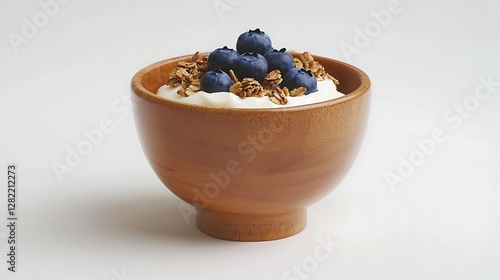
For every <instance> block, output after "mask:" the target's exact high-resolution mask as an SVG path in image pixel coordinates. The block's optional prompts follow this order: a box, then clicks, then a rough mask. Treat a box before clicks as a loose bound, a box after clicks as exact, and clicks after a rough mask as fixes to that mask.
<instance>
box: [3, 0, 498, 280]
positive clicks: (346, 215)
mask: <svg viewBox="0 0 500 280" xmlns="http://www.w3.org/2000/svg"><path fill="white" fill-rule="evenodd" d="M68 2H69V3H68V4H65V5H62V6H60V9H59V11H58V12H57V13H56V15H55V16H54V17H53V18H50V19H49V21H48V23H47V24H46V26H44V27H42V28H40V29H39V30H38V31H37V32H36V33H35V34H34V35H33V34H31V35H33V36H32V37H33V38H29V39H27V41H28V42H27V43H26V44H22V45H20V46H19V52H18V53H15V52H14V48H13V47H12V45H11V43H9V39H8V34H9V32H15V33H17V34H20V33H21V29H22V27H23V17H27V18H30V19H31V18H32V17H33V15H35V14H36V13H37V12H39V11H41V8H40V6H39V5H38V4H37V1H22V2H21V1H2V2H1V4H0V18H2V24H1V25H0V35H2V36H1V38H2V39H1V40H0V49H1V52H0V53H1V55H0V56H1V61H2V63H1V65H0V75H1V77H2V82H1V83H0V119H1V122H0V141H1V143H2V145H1V146H0V169H1V172H0V174H1V175H0V190H2V191H0V212H1V213H6V210H5V209H6V197H7V193H6V166H7V163H9V162H15V163H17V164H18V168H19V173H18V177H19V179H18V182H19V190H18V199H19V200H20V202H19V203H18V207H19V209H18V216H19V225H18V229H19V232H18V242H19V247H18V248H19V250H18V261H19V262H18V272H17V273H15V274H14V273H11V272H8V271H7V264H6V263H5V255H6V254H7V246H6V245H7V244H6V240H5V237H6V234H7V228H6V227H5V226H1V227H0V260H1V262H0V278H1V279H77V280H79V279H94V280H99V279H102V280H109V279H114V280H121V279H127V280H130V279H136V280H144V279H282V277H283V276H284V274H285V273H286V271H287V270H289V269H291V268H292V266H294V265H301V264H302V262H303V261H305V264H306V265H311V264H314V261H313V259H312V258H314V251H315V249H316V248H317V247H318V246H320V244H321V243H320V242H319V241H318V239H323V240H327V239H328V238H331V240H333V241H334V242H335V243H336V244H337V245H338V246H337V247H336V248H335V249H334V250H333V252H332V253H331V254H329V255H328V257H327V258H326V260H324V261H320V262H319V263H318V266H317V268H315V267H312V268H311V272H310V273H308V275H303V277H302V278H305V276H307V277H308V278H307V279H346V280H347V279H348V280H353V279H383V280H388V279H405V280H411V279H426V280H446V279H448V280H473V279H474V280H476V279H481V280H486V279H499V278H500V266H498V264H499V263H500V253H499V252H500V203H499V202H500V197H499V195H500V189H499V187H500V186H499V182H500V175H499V172H498V170H499V168H500V149H499V145H500V144H499V141H500V126H499V125H498V120H499V118H500V111H499V110H498V108H499V105H500V97H499V96H498V94H499V93H500V87H499V86H497V87H495V88H494V89H495V92H493V93H492V94H491V95H490V96H489V98H487V99H486V100H484V101H480V102H479V103H478V108H477V109H476V110H475V111H473V112H471V113H470V116H469V117H468V118H467V119H465V120H464V121H463V123H461V124H458V123H455V120H454V121H453V122H450V121H448V122H447V121H445V119H443V114H445V113H448V112H447V111H448V110H449V109H453V106H454V104H458V103H462V101H463V100H469V102H472V101H471V100H470V98H471V97H470V96H472V95H473V94H474V91H475V88H476V86H477V85H479V82H478V78H479V77H488V75H491V77H492V79H493V80H495V81H500V71H499V68H498V65H500V56H499V54H498V50H499V49H500V35H499V33H498V27H499V26H500V17H499V16H498V10H499V9H500V5H499V2H498V1H492V0H491V1H433V2H432V1H424V2H422V1H401V5H402V7H403V11H402V12H401V13H398V14H393V15H392V16H391V21H390V22H389V23H388V24H386V26H384V27H382V28H381V29H380V31H379V32H375V31H378V30H376V29H373V30H374V32H375V34H374V36H373V38H371V40H370V42H369V43H365V45H366V46H361V45H359V44H358V46H360V48H359V53H355V54H353V55H352V56H351V57H350V59H349V60H348V58H347V57H346V56H345V55H344V53H343V52H342V50H341V46H342V45H343V43H344V46H345V43H347V44H354V37H355V36H356V31H355V28H356V27H359V28H362V29H363V28H365V26H366V25H368V26H369V25H370V22H371V21H372V20H373V16H372V15H371V14H370V12H371V11H380V10H382V9H386V8H387V4H388V3H389V1H385V0H380V1H356V2H354V1H331V2H330V1H316V2H317V3H316V4H312V1H309V2H306V1H299V0H293V1H273V2H272V4H270V3H267V2H270V1H252V2H251V1H243V0H239V1H229V0H220V1H174V2H168V1H121V2H119V1H68ZM214 3H215V4H218V3H232V4H233V5H234V6H235V7H232V8H231V10H227V11H226V12H224V13H223V14H221V16H222V17H219V15H218V14H217V12H216V10H215V9H214V6H213V5H214ZM228 5H229V4H228ZM41 19H43V18H41ZM254 27H260V28H261V29H263V30H265V31H266V32H267V33H268V34H269V35H270V36H271V37H272V39H273V42H274V45H275V46H276V47H287V48H288V49H294V50H301V51H303V50H309V51H310V52H311V53H313V54H319V55H322V56H328V57H333V58H338V59H340V60H344V61H350V62H351V63H352V64H354V65H356V66H358V67H359V68H361V69H363V70H364V71H366V72H367V73H368V74H369V76H370V77H371V79H372V82H373V101H372V111H371V116H370V123H369V128H368V131H367V135H366V138H365V142H364V145H363V147H362V149H361V151H360V154H359V157H358V159H357V161H356V163H355V165H354V166H353V168H352V170H351V171H350V173H349V175H348V176H347V177H346V178H345V180H344V181H343V182H342V183H341V184H340V186H339V187H338V188H337V189H336V190H335V191H333V192H332V193H331V194H330V195H329V196H327V197H326V198H324V199H323V200H321V201H320V202H318V203H317V204H315V205H313V206H312V207H310V208H309V213H308V214H309V220H308V226H307V228H306V230H305V231H303V232H302V233H300V234H299V235H296V236H294V237H291V238H288V239H284V240H279V241H274V242H263V243H238V242H227V241H221V240H217V239H214V238H211V237H208V236H206V235H204V234H202V233H200V232H198V230H197V229H196V228H195V226H194V223H193V221H192V220H191V222H190V223H189V224H186V222H185V221H184V219H183V216H182V215H181V214H180V211H179V209H178V205H179V204H180V200H179V199H177V198H176V197H174V196H173V195H172V194H171V193H170V192H169V191H168V190H167V189H166V188H165V187H164V186H163V185H162V184H161V183H160V181H159V180H158V179H157V178H156V176H155V175H154V173H153V172H152V170H151V169H150V168H149V165H148V163H147V161H146V159H145V157H144V155H143V153H142V150H141V148H140V145H139V142H138V139H137V136H136V132H135V128H134V124H133V118H132V116H131V111H130V109H129V107H127V105H126V104H127V102H128V100H129V94H130V90H129V82H130V79H131V77H132V75H133V74H134V73H135V72H136V71H138V70H139V69H140V68H142V67H144V66H146V65H148V64H150V63H152V62H155V61H158V60H161V59H165V58H168V57H173V56H177V55H184V54H190V53H193V52H195V51H196V50H201V51H210V50H212V49H215V48H217V47H221V46H223V45H226V44H227V45H231V44H235V40H236V37H237V36H238V35H239V34H240V33H241V32H243V31H245V30H247V29H249V28H254ZM373 28H376V26H375V27H373ZM358 43H359V42H358ZM467 98H468V99H467ZM471 104H472V103H471ZM106 119H108V122H110V123H111V124H112V131H111V132H110V133H106V134H105V135H104V137H103V140H102V143H100V145H98V146H96V147H94V148H93V150H92V152H90V154H89V155H88V156H86V157H84V158H83V160H82V162H81V163H80V164H79V165H78V166H76V167H75V168H74V170H73V171H72V172H71V173H66V174H64V175H63V177H62V182H60V181H59V180H58V178H57V177H56V175H55V173H54V171H53V170H52V167H51V164H52V163H53V162H54V161H57V162H61V163H63V162H64V161H65V156H66V154H67V151H66V147H67V146H69V147H71V148H75V147H76V145H77V144H78V143H80V142H81V141H83V140H84V139H85V137H84V136H83V134H82V131H84V130H92V129H96V128H98V127H99V124H100V122H102V121H103V120H104V123H106ZM453 125H455V128H453V127H452V126H453ZM439 128H441V129H442V131H443V133H444V134H445V136H446V140H445V141H444V142H443V143H441V144H438V145H437V147H436V149H435V151H434V152H433V154H432V155H431V156H429V157H426V159H425V162H424V163H423V164H422V165H420V166H418V167H416V168H415V171H414V172H413V174H411V175H410V176H409V177H407V178H406V180H405V181H404V182H402V183H399V184H397V185H395V186H394V187H393V188H390V187H389V185H388V183H387V182H386V179H385V177H384V174H385V173H386V172H397V168H398V164H399V162H400V160H399V159H398V156H399V155H402V156H403V157H406V158H407V157H408V155H409V154H410V153H412V152H414V151H415V150H416V147H417V146H416V144H415V140H422V139H423V138H427V137H430V135H431V133H432V131H433V130H435V129H439ZM0 218H1V222H0V225H3V224H4V221H5V218H4V214H2V215H0ZM191 219H192V217H191ZM322 252H324V251H322ZM313 268H314V269H313ZM288 279H301V278H297V277H296V278H292V277H291V276H290V277H289V278H288Z"/></svg>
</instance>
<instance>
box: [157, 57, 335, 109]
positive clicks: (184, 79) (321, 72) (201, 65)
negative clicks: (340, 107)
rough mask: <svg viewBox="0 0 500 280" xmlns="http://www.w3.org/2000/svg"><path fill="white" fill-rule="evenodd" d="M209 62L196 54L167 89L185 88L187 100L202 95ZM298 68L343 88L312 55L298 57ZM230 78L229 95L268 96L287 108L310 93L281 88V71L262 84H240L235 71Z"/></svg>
mask: <svg viewBox="0 0 500 280" xmlns="http://www.w3.org/2000/svg"><path fill="white" fill-rule="evenodd" d="M207 59H208V55H201V54H200V53H199V52H196V53H195V54H194V55H193V56H192V57H191V59H190V60H188V61H180V62H178V63H177V65H176V67H175V68H174V70H173V71H172V72H171V73H170V74H169V77H168V81H167V85H168V86H170V87H178V86H182V88H181V89H179V90H178V91H177V94H179V95H181V96H184V97H188V96H191V95H193V94H195V93H196V92H198V91H200V90H201V88H200V80H201V78H202V77H203V75H204V74H205V73H206V72H207V71H208V65H207ZM294 67H297V68H304V69H306V70H309V71H311V73H312V74H313V75H314V76H315V77H316V80H318V81H322V80H325V79H330V80H332V81H333V82H334V83H335V85H339V82H338V80H337V79H335V78H334V77H333V76H331V75H330V74H328V73H327V72H326V70H325V68H324V67H323V65H321V64H320V63H319V62H317V61H315V60H314V58H313V56H312V55H311V54H310V53H309V52H304V53H302V54H301V55H300V56H299V57H295V58H294ZM229 75H230V77H231V79H232V80H233V82H234V84H233V85H232V86H231V88H230V89H229V92H231V93H233V94H235V95H237V96H239V97H240V98H246V97H264V96H267V97H269V100H270V101H271V102H273V103H275V104H278V105H284V104H287V102H288V98H289V97H297V96H302V95H304V93H306V91H307V89H306V88H304V87H300V88H296V89H292V90H290V89H288V88H286V87H283V88H280V87H279V84H280V83H281V82H282V81H283V78H282V75H281V72H280V71H279V70H273V71H271V72H269V73H268V74H267V75H266V76H265V77H264V79H263V80H262V82H261V83H259V82H258V81H257V80H255V79H253V78H244V79H243V80H242V81H240V80H239V79H238V78H237V77H236V75H235V74H234V72H233V70H229Z"/></svg>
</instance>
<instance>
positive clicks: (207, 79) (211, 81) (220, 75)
mask: <svg viewBox="0 0 500 280" xmlns="http://www.w3.org/2000/svg"><path fill="white" fill-rule="evenodd" d="M232 85H233V80H232V79H231V77H230V76H229V75H228V74H227V73H226V72H224V71H222V70H220V69H214V70H211V71H208V72H207V73H205V75H203V77H202V78H201V81H200V87H201V90H203V91H205V92H208V93H212V92H222V91H229V88H230V87H231V86H232Z"/></svg>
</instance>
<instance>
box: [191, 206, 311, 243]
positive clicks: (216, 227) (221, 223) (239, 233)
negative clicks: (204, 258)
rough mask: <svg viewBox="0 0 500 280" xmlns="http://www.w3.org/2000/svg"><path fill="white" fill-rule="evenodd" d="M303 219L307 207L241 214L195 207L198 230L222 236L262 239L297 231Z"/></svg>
mask: <svg viewBox="0 0 500 280" xmlns="http://www.w3.org/2000/svg"><path fill="white" fill-rule="evenodd" d="M306 223H307V209H300V210H298V211H294V212H289V213H284V214H271V215H244V214H231V213H221V212H212V211H208V210H205V209H197V215H196V226H197V227H198V229H199V230H201V231H202V232H204V233H206V234H208V235H210V236H213V237H216V238H220V239H225V240H234V241H266V240H276V239H281V238H285V237H289V236H292V235H295V234H297V233H299V232H301V231H302V230H303V229H304V228H305V227H306Z"/></svg>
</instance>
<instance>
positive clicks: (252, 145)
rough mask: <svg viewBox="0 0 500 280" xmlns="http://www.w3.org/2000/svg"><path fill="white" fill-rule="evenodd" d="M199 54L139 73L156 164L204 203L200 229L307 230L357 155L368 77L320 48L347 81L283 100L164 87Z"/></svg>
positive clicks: (177, 187)
mask: <svg viewBox="0 0 500 280" xmlns="http://www.w3.org/2000/svg"><path fill="white" fill-rule="evenodd" d="M292 54H293V56H295V57H298V56H299V55H300V54H299V53H292ZM204 55H206V53H205V54H204ZM191 57H192V55H186V56H181V57H175V58H171V59H167V60H163V61H159V62H156V63H154V64H151V65H149V66H147V67H145V68H144V69H142V70H140V71H139V72H138V73H137V74H136V75H134V77H133V79H132V82H131V88H132V95H131V98H132V105H133V106H132V108H133V114H134V120H135V125H136V129H137V134H138V137H139V139H140V143H141V146H142V149H143V151H144V153H145V155H146V157H147V159H148V161H149V164H150V165H151V167H152V169H153V170H154V172H155V173H156V175H157V176H158V178H159V179H160V180H161V181H162V182H163V184H164V185H165V186H166V187H167V188H168V189H169V190H170V191H171V192H172V193H174V194H175V195H176V196H177V197H179V198H180V199H182V200H183V201H185V202H187V203H189V204H191V205H192V206H193V207H194V208H195V209H196V213H197V215H196V225H197V227H198V229H199V230H201V231H202V232H204V233H206V234H208V235H210V236H213V237H216V238H220V239H225V240H236V241H264V240H275V239H280V238H285V237H288V236H292V235H294V234H297V233H299V232H300V231H302V230H303V229H304V228H305V226H306V221H307V207H308V206H310V205H311V204H313V203H315V202H317V201H318V200H320V199H321V198H323V197H325V196H326V195H327V194H328V193H330V192H331V191H332V190H333V189H334V188H335V187H336V186H337V185H338V184H339V183H340V182H341V181H342V179H343V178H344V176H345V175H346V174H347V172H348V171H349V169H350V167H351V165H352V163H353V162H354V160H355V158H356V156H357V153H358V150H359V148H360V145H361V143H362V140H363V136H364V133H365V129H366V125H367V121H368V116H369V109H370V96H371V94H370V79H369V77H368V76H367V75H366V74H365V73H364V72H363V71H362V70H360V69H358V68H356V67H355V66H353V65H350V64H347V63H344V62H341V61H338V60H334V59H330V58H326V57H322V56H316V55H313V57H314V59H315V60H316V61H318V62H319V63H321V65H323V66H324V68H325V70H326V71H327V72H328V73H329V74H330V75H332V76H333V77H335V78H336V79H337V80H338V81H339V84H338V85H335V83H333V82H331V81H327V80H325V83H320V82H319V83H318V91H317V92H314V93H311V94H308V95H304V96H297V97H293V98H289V99H288V102H287V104H285V105H278V104H275V103H273V102H269V98H267V100H266V98H265V97H246V98H240V97H238V96H236V95H234V94H232V93H230V92H221V93H216V94H215V93H211V94H208V93H203V92H202V91H199V92H197V93H195V94H193V95H190V96H187V97H186V96H179V94H177V92H176V91H178V89H176V88H167V87H165V85H166V84H167V83H168V81H169V75H171V73H172V71H174V70H175V68H176V66H177V64H178V63H179V62H180V61H189V60H190V59H191Z"/></svg>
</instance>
